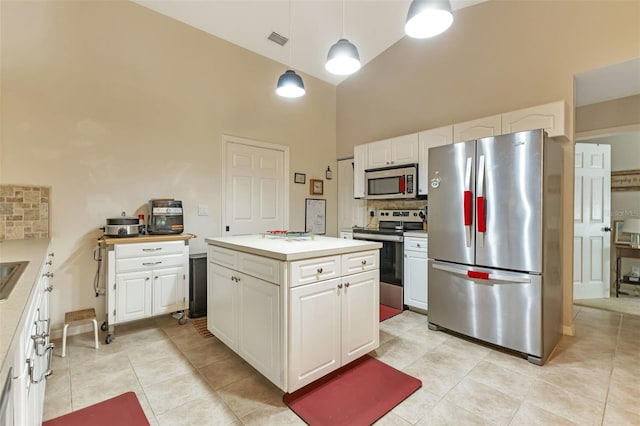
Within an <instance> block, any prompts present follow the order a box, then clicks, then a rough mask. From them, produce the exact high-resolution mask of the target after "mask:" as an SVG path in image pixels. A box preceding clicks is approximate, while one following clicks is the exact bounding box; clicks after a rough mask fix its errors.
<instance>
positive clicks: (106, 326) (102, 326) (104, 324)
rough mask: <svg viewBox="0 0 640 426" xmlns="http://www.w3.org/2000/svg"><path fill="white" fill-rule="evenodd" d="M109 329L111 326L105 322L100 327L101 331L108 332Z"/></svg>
mask: <svg viewBox="0 0 640 426" xmlns="http://www.w3.org/2000/svg"><path fill="white" fill-rule="evenodd" d="M108 329H109V326H108V325H107V322H106V321H105V322H103V323H102V325H101V326H100V330H102V331H107V330H108Z"/></svg>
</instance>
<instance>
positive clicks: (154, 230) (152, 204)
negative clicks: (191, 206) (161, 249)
mask: <svg viewBox="0 0 640 426" xmlns="http://www.w3.org/2000/svg"><path fill="white" fill-rule="evenodd" d="M183 230H184V222H183V220H182V201H178V200H174V199H166V198H164V199H155V200H149V223H148V224H147V232H148V233H149V234H156V235H167V234H181V233H182V231H183Z"/></svg>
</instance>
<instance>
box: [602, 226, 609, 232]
mask: <svg viewBox="0 0 640 426" xmlns="http://www.w3.org/2000/svg"><path fill="white" fill-rule="evenodd" d="M603 231H604V232H611V228H610V227H608V226H605V227H604V229H603Z"/></svg>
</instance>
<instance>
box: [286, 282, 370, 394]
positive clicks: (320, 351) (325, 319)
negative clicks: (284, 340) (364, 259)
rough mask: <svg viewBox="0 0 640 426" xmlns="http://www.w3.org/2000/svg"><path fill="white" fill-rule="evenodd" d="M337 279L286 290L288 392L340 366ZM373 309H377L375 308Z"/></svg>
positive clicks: (340, 293)
mask: <svg viewBox="0 0 640 426" xmlns="http://www.w3.org/2000/svg"><path fill="white" fill-rule="evenodd" d="M338 285H342V284H341V281H340V278H336V279H333V280H327V281H321V282H319V283H315V284H308V285H304V286H300V287H295V288H293V289H291V290H290V293H289V294H290V296H291V297H290V299H291V300H290V302H289V303H290V309H291V310H290V320H289V342H290V346H289V351H290V352H289V383H288V387H287V391H288V392H293V391H295V390H296V389H299V388H301V387H302V386H304V385H306V384H309V383H311V382H313V381H314V380H316V379H319V378H320V377H322V376H324V375H326V374H328V373H330V372H331V371H333V370H335V369H337V368H338V367H340V365H341V356H340V352H341V349H340V345H341V339H340V333H341V330H340V312H341V308H340V298H341V295H342V293H343V290H344V287H343V288H338ZM376 309H378V308H377V307H376Z"/></svg>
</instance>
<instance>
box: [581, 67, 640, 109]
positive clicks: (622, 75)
mask: <svg viewBox="0 0 640 426" xmlns="http://www.w3.org/2000/svg"><path fill="white" fill-rule="evenodd" d="M575 85H576V86H575V87H576V106H584V105H591V104H595V103H598V102H605V101H610V100H612V99H618V98H624V97H627V96H632V95H638V94H640V57H639V58H635V59H631V60H628V61H625V62H621V63H619V64H613V65H609V66H606V67H602V68H596V69H593V70H590V71H586V72H583V73H580V74H576V77H575Z"/></svg>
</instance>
